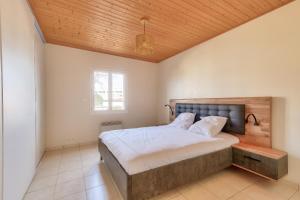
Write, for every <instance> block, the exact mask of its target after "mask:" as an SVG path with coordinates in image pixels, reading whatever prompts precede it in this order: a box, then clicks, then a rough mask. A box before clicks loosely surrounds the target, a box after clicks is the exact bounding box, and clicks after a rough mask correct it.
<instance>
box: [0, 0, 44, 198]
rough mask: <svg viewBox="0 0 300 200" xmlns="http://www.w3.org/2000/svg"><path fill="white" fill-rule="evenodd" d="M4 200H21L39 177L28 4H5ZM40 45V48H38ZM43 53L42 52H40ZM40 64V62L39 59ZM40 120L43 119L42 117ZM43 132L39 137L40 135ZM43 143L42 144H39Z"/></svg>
mask: <svg viewBox="0 0 300 200" xmlns="http://www.w3.org/2000/svg"><path fill="white" fill-rule="evenodd" d="M0 9H1V50H2V69H3V88H2V92H3V146H4V147H3V163H4V164H3V176H4V177H3V197H4V198H3V199H5V200H21V199H22V198H23V195H24V193H25V192H26V190H27V188H28V186H29V184H30V182H31V179H32V177H33V175H34V173H35V168H36V163H37V162H38V160H37V156H36V155H37V153H36V149H40V151H42V148H40V147H39V148H37V147H36V145H39V144H40V143H39V142H38V141H37V140H36V121H37V123H39V122H41V120H40V119H38V120H37V118H36V116H38V115H36V114H37V113H40V112H39V111H38V112H37V104H36V103H38V101H39V99H37V100H36V88H37V84H36V83H37V82H36V80H37V79H36V76H38V74H39V73H37V71H36V70H37V69H38V68H39V67H40V66H39V64H38V63H35V57H36V58H37V57H38V56H40V55H41V54H35V53H36V52H35V48H37V46H38V45H40V46H42V44H40V43H36V42H37V40H36V37H37V35H36V33H35V27H34V18H33V16H32V14H31V11H30V9H29V7H28V5H27V2H26V1H25V0H21V1H20V0H2V1H1V8H0ZM35 44H36V45H35ZM38 48H40V47H38ZM40 53H42V52H40ZM36 60H39V58H37V59H36ZM38 117H41V115H39V116H38ZM40 134H42V132H40V133H39V135H40ZM39 141H40V140H39Z"/></svg>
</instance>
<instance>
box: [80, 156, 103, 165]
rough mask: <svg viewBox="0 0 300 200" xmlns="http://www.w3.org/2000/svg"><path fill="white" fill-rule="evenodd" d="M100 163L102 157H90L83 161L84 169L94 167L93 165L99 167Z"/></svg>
mask: <svg viewBox="0 0 300 200" xmlns="http://www.w3.org/2000/svg"><path fill="white" fill-rule="evenodd" d="M99 163H100V157H99V156H97V157H89V158H85V159H83V160H82V165H83V167H88V166H93V165H99Z"/></svg>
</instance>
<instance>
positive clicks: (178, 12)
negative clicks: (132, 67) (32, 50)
mask: <svg viewBox="0 0 300 200" xmlns="http://www.w3.org/2000/svg"><path fill="white" fill-rule="evenodd" d="M28 1H29V4H30V6H31V7H32V10H33V12H34V14H35V16H36V18H37V21H38V23H39V25H40V28H41V30H42V32H43V34H44V36H45V39H46V41H47V42H48V43H53V44H59V45H64V46H70V47H75V48H80V49H86V50H91V51H96V52H102V53H108V54H112V55H118V56H123V57H130V58H135V59H141V60H147V61H151V62H160V61H162V60H164V59H166V58H168V57H171V56H173V55H175V54H177V53H179V52H181V51H184V50H185V49H188V48H190V47H192V46H195V45H197V44H199V43H201V42H204V41H206V40H208V39H210V38H212V37H215V36H217V35H219V34H221V33H224V32H226V31H228V30H230V29H232V28H234V27H237V26H239V25H241V24H243V23H245V22H247V21H249V20H252V19H254V18H256V17H258V16H261V15H263V14H265V13H267V12H269V11H272V10H274V9H276V8H278V7H281V6H283V5H285V4H287V3H289V2H291V1H292V0H28ZM143 16H148V17H150V22H149V24H148V25H147V26H146V32H148V33H149V34H151V35H152V36H153V37H154V39H155V53H154V54H153V55H151V56H140V55H138V54H137V53H136V52H135V36H136V35H137V34H141V33H142V32H143V26H142V25H141V24H140V18H141V17H143Z"/></svg>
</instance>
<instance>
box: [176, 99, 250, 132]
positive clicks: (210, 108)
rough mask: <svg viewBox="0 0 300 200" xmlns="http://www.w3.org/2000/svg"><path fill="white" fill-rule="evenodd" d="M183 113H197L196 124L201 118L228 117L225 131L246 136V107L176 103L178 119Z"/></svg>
mask: <svg viewBox="0 0 300 200" xmlns="http://www.w3.org/2000/svg"><path fill="white" fill-rule="evenodd" d="M183 112H191V113H196V117H195V122H196V121H199V120H200V117H206V116H222V117H227V118H228V121H227V123H226V125H225V126H224V128H223V130H222V131H224V132H227V133H237V134H242V135H244V134H245V105H244V104H239V105H231V104H189V103H176V105H175V115H176V117H177V116H178V115H179V114H180V113H183Z"/></svg>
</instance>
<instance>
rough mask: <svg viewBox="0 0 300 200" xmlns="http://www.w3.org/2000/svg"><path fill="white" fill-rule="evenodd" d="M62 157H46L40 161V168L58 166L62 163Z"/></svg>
mask: <svg viewBox="0 0 300 200" xmlns="http://www.w3.org/2000/svg"><path fill="white" fill-rule="evenodd" d="M60 161H61V160H60V159H44V160H42V161H41V162H40V164H39V168H40V169H44V168H58V167H59V165H60Z"/></svg>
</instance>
